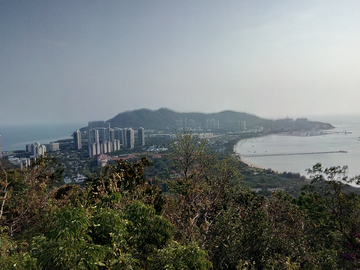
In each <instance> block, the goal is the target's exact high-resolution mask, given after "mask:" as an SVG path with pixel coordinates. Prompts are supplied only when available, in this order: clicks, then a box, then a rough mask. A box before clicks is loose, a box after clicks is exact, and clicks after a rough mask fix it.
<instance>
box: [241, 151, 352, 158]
mask: <svg viewBox="0 0 360 270" xmlns="http://www.w3.org/2000/svg"><path fill="white" fill-rule="evenodd" d="M336 153H342V154H345V153H347V151H343V150H340V151H326V152H304V153H277V154H271V153H269V154H266V153H265V154H245V155H241V154H240V157H275V156H298V155H320V154H336Z"/></svg>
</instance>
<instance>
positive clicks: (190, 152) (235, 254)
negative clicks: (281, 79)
mask: <svg viewBox="0 0 360 270" xmlns="http://www.w3.org/2000/svg"><path fill="white" fill-rule="evenodd" d="M181 135H182V136H178V138H177V140H176V141H174V142H173V144H172V150H171V159H172V170H173V171H174V172H176V175H177V178H175V179H170V180H169V181H167V182H162V181H159V180H158V179H156V178H155V179H153V180H152V181H149V180H148V179H147V178H146V177H145V173H146V170H147V168H148V167H151V166H152V162H151V160H149V159H147V158H145V157H144V158H142V159H141V160H138V161H136V162H134V163H129V162H127V161H122V160H120V161H119V162H118V163H117V164H116V165H112V166H107V167H104V168H103V169H102V170H101V171H99V172H98V173H96V174H93V175H91V176H90V177H89V178H88V179H87V180H86V182H85V184H84V186H77V185H64V186H61V185H60V184H61V181H62V167H61V166H60V165H59V164H57V163H56V161H55V160H51V159H49V158H42V159H38V160H37V161H36V162H35V163H34V164H33V165H32V166H31V167H29V168H28V169H27V170H24V171H20V170H18V169H9V170H5V169H4V170H2V172H1V175H0V179H1V182H0V185H1V186H0V188H1V190H0V206H1V209H0V252H1V257H0V268H1V269H358V268H359V267H360V265H359V262H358V259H359V257H360V254H359V253H358V251H359V248H360V216H359V215H358V213H359V211H360V196H359V195H357V194H355V193H353V192H350V191H346V190H345V188H346V182H350V181H357V180H359V179H352V180H350V179H348V178H347V177H346V170H345V168H340V167H333V168H328V169H325V168H322V166H321V165H320V164H316V165H315V166H314V167H313V169H312V170H311V171H310V177H311V180H312V181H311V183H309V185H307V186H305V187H304V188H303V192H302V194H301V195H300V196H299V197H292V196H290V195H289V194H287V193H285V192H277V193H273V194H272V195H271V196H270V197H264V196H262V195H258V194H257V193H255V192H253V191H252V190H250V189H247V188H245V187H243V185H242V179H243V175H242V173H241V171H240V170H239V164H238V162H239V161H238V160H237V159H236V158H233V157H228V158H225V157H221V158H220V157H218V156H216V155H214V154H213V153H212V152H211V150H210V149H209V148H208V147H207V146H206V143H205V142H204V141H199V140H198V138H197V137H196V136H193V135H191V134H181ZM339 180H342V182H340V181H339Z"/></svg>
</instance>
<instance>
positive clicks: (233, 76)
mask: <svg viewBox="0 0 360 270" xmlns="http://www.w3.org/2000/svg"><path fill="white" fill-rule="evenodd" d="M359 14H360V1H358V0H354V1H348V0H342V1H332V0H318V1H313V0H311V1H307V0H304V1H289V0H274V1H268V0H257V1H256V0H253V1H250V0H247V1H242V0H236V1H231V0H224V1H214V0H195V1H194V0H181V1H180V0H178V1H173V0H146V1H140V0H131V1H122V0H114V1H112V0H104V1H94V0H77V1H73V0H71V1H67V0H43V1H41V0H32V1H28V0H2V1H0V125H1V124H9V123H18V124H22V123H62V122H67V123H68V122H85V123H86V122H87V121H90V120H107V119H110V118H112V117H114V116H115V115H116V114H118V113H120V112H123V111H127V110H134V109H140V108H149V109H154V110H156V109H159V108H161V107H166V108H169V109H172V110H175V111H177V112H220V111H223V110H234V111H238V112H247V113H251V114H255V115H257V116H260V117H265V118H272V117H286V116H288V117H293V118H296V117H304V116H305V117H306V116H307V115H327V114H331V115H344V114H360V106H359V105H360V102H359V101H360V76H359V75H360V50H359V48H360V16H359Z"/></svg>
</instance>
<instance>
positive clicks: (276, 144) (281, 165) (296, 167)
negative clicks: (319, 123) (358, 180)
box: [236, 122, 360, 176]
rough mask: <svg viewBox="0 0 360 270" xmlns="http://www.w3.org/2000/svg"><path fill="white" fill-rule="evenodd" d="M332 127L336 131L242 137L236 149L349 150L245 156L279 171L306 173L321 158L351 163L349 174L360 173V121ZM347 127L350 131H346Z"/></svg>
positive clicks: (327, 164) (327, 161)
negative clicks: (308, 134)
mask: <svg viewBox="0 0 360 270" xmlns="http://www.w3.org/2000/svg"><path fill="white" fill-rule="evenodd" d="M335 126H336V128H335V129H333V130H330V131H328V132H331V133H333V134H327V135H319V136H288V135H280V134H279V135H269V136H264V137H258V138H252V139H247V140H243V141H240V142H239V143H238V145H237V147H236V152H237V153H239V154H240V156H241V155H248V154H279V153H308V152H330V151H341V150H343V151H347V153H329V154H313V155H284V156H262V157H243V158H242V159H243V160H244V161H247V162H249V163H252V164H256V165H258V166H261V167H264V168H271V169H273V170H275V171H280V172H281V171H286V172H299V173H300V174H302V175H305V174H306V169H308V168H311V167H312V166H313V165H315V164H316V163H318V162H320V163H322V164H323V166H324V167H330V166H338V165H340V166H343V165H347V166H348V167H349V171H348V175H349V176H355V175H358V174H360V166H359V160H360V122H358V123H346V122H342V123H341V124H340V123H339V124H338V125H335ZM344 130H346V131H347V133H346V134H345V132H344Z"/></svg>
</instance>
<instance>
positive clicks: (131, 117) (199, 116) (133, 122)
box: [107, 108, 273, 130]
mask: <svg viewBox="0 0 360 270" xmlns="http://www.w3.org/2000/svg"><path fill="white" fill-rule="evenodd" d="M180 118H183V119H185V118H188V119H194V120H195V121H196V122H201V123H202V124H204V122H205V119H206V118H214V119H216V120H219V121H220V122H221V121H246V126H247V127H248V128H252V127H254V126H263V127H270V126H271V124H272V122H273V121H272V120H267V119H263V118H260V117H257V116H255V115H251V114H247V113H241V112H234V111H223V112H219V113H208V114H206V113H198V112H192V113H179V112H174V111H172V110H169V109H167V108H161V109H158V110H149V109H139V110H134V111H126V112H122V113H119V114H118V115H116V116H115V117H113V118H111V119H109V120H107V122H109V123H110V125H111V127H133V128H139V127H143V128H145V129H163V130H164V129H167V128H173V127H174V126H175V121H176V120H178V119H180Z"/></svg>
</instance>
